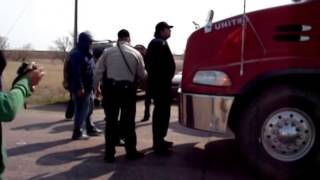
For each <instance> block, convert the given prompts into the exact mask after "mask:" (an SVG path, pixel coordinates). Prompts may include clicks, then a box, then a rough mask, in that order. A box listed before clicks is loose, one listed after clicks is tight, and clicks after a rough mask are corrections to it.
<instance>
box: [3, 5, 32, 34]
mask: <svg viewBox="0 0 320 180" xmlns="http://www.w3.org/2000/svg"><path fill="white" fill-rule="evenodd" d="M31 3H32V0H29V1H27V2H26V4H25V5H24V7H23V9H22V10H21V11H20V13H19V15H18V17H17V18H16V20H15V21H14V22H13V23H12V25H11V27H10V28H9V30H8V32H7V33H6V36H5V37H8V36H9V34H10V33H11V32H12V30H13V28H14V27H15V25H16V24H17V22H18V21H19V20H20V18H21V17H22V15H23V14H24V12H25V11H26V10H27V8H28V5H30V4H31Z"/></svg>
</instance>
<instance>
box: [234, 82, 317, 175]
mask: <svg viewBox="0 0 320 180" xmlns="http://www.w3.org/2000/svg"><path fill="white" fill-rule="evenodd" d="M319 103H320V100H319V98H318V96H317V95H315V94H312V93H310V92H307V91H304V90H300V89H298V88H295V87H292V86H285V85H282V86H276V87H272V88H270V89H268V90H266V91H265V92H263V93H262V94H261V95H260V96H259V97H257V98H256V99H255V100H254V101H252V102H251V103H250V105H249V106H248V108H247V109H246V110H245V111H244V112H243V113H242V115H241V119H240V128H239V132H238V134H237V136H238V137H237V138H238V140H239V143H240V144H239V145H240V149H241V152H242V153H243V155H244V157H245V158H246V159H247V160H248V161H249V163H250V164H251V165H252V166H253V167H254V168H256V170H258V172H260V175H262V176H263V177H267V176H268V177H276V178H280V179H287V178H292V177H297V176H299V175H301V174H303V173H304V172H305V171H306V170H310V167H313V168H314V166H315V165H316V164H315V163H317V162H316V159H317V151H318V150H319V140H320V139H319V136H320V131H319V130H320V129H319V121H320V114H319V113H320V105H319Z"/></svg>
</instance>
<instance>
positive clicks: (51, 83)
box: [4, 59, 68, 104]
mask: <svg viewBox="0 0 320 180" xmlns="http://www.w3.org/2000/svg"><path fill="white" fill-rule="evenodd" d="M32 61H35V62H37V63H38V64H40V65H41V66H43V67H44V69H45V72H46V75H45V76H44V78H43V79H42V81H41V82H40V85H39V86H38V88H37V90H36V91H35V93H34V94H33V95H32V96H31V97H30V99H29V100H28V102H29V103H32V104H49V103H54V102H60V101H65V100H67V98H68V92H67V91H65V90H64V88H63V87H62V80H63V63H62V61H61V60H50V59H33V60H32ZM20 64H21V62H17V61H10V60H9V61H8V65H7V67H6V69H5V71H4V89H5V90H9V89H10V87H11V83H12V81H13V79H14V78H15V77H16V71H17V69H18V67H19V66H20Z"/></svg>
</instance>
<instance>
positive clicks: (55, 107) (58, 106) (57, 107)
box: [27, 102, 67, 112]
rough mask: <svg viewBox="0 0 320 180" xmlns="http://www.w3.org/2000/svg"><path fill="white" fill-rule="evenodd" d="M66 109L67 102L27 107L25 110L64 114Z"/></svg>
mask: <svg viewBox="0 0 320 180" xmlns="http://www.w3.org/2000/svg"><path fill="white" fill-rule="evenodd" d="M66 108H67V102H59V103H53V104H43V105H30V106H27V109H31V110H37V111H51V112H52V111H54V112H65V110H66Z"/></svg>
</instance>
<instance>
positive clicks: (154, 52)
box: [65, 22, 175, 162]
mask: <svg viewBox="0 0 320 180" xmlns="http://www.w3.org/2000/svg"><path fill="white" fill-rule="evenodd" d="M172 27H173V26H170V25H168V24H167V23H166V22H159V23H158V24H157V25H156V27H155V33H154V39H153V40H151V42H150V43H149V45H148V48H147V51H146V53H145V54H144V53H143V51H140V52H139V51H138V50H139V47H136V48H134V47H133V46H132V45H131V44H130V41H131V39H130V33H129V31H128V30H126V29H122V30H120V31H119V32H118V41H117V44H116V46H114V47H110V48H107V49H105V50H104V51H103V53H102V55H101V56H100V58H99V59H98V61H97V63H96V64H95V63H94V61H93V60H92V54H91V51H90V47H91V44H92V42H93V39H92V36H91V35H90V34H89V33H88V32H82V33H80V34H79V37H78V43H77V46H76V47H75V48H74V49H73V50H72V51H71V52H70V54H69V59H68V63H67V66H66V68H65V72H66V79H67V85H66V87H67V89H68V90H69V91H70V96H71V99H72V102H73V103H74V105H75V112H74V129H73V135H72V139H73V140H79V139H87V138H88V136H96V135H99V134H100V133H101V132H102V131H101V130H100V129H98V128H97V127H96V126H95V125H94V124H93V123H92V121H91V114H92V112H93V108H94V103H93V99H94V95H95V94H96V95H100V94H101V95H102V97H103V99H102V105H103V108H104V112H105V116H106V117H105V120H106V126H105V161H106V162H114V161H115V146H116V145H117V143H118V141H119V138H120V137H121V138H123V139H124V142H125V144H124V146H125V149H126V158H127V159H130V160H135V159H139V158H142V157H143V156H144V154H143V153H142V152H139V151H138V150H137V149H136V144H137V136H136V132H135V115H136V90H137V86H138V84H139V83H146V84H147V86H146V90H147V97H150V98H151V99H152V100H153V103H154V110H153V115H152V132H153V149H154V152H155V153H158V154H169V153H170V152H171V150H170V149H171V147H172V146H173V142H170V141H166V140H165V137H166V135H167V130H168V127H169V120H170V106H171V98H172V97H171V79H172V78H173V76H174V73H175V62H174V58H173V55H172V53H171V51H170V48H169V46H168V43H167V41H166V40H167V39H168V38H169V37H170V36H171V28H172ZM140 48H142V47H140ZM137 49H138V50H137ZM140 50H141V49H140ZM150 98H149V99H147V101H146V114H145V117H144V118H143V121H146V120H147V119H149V114H148V113H149V109H148V107H149V106H150V102H151V100H150Z"/></svg>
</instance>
